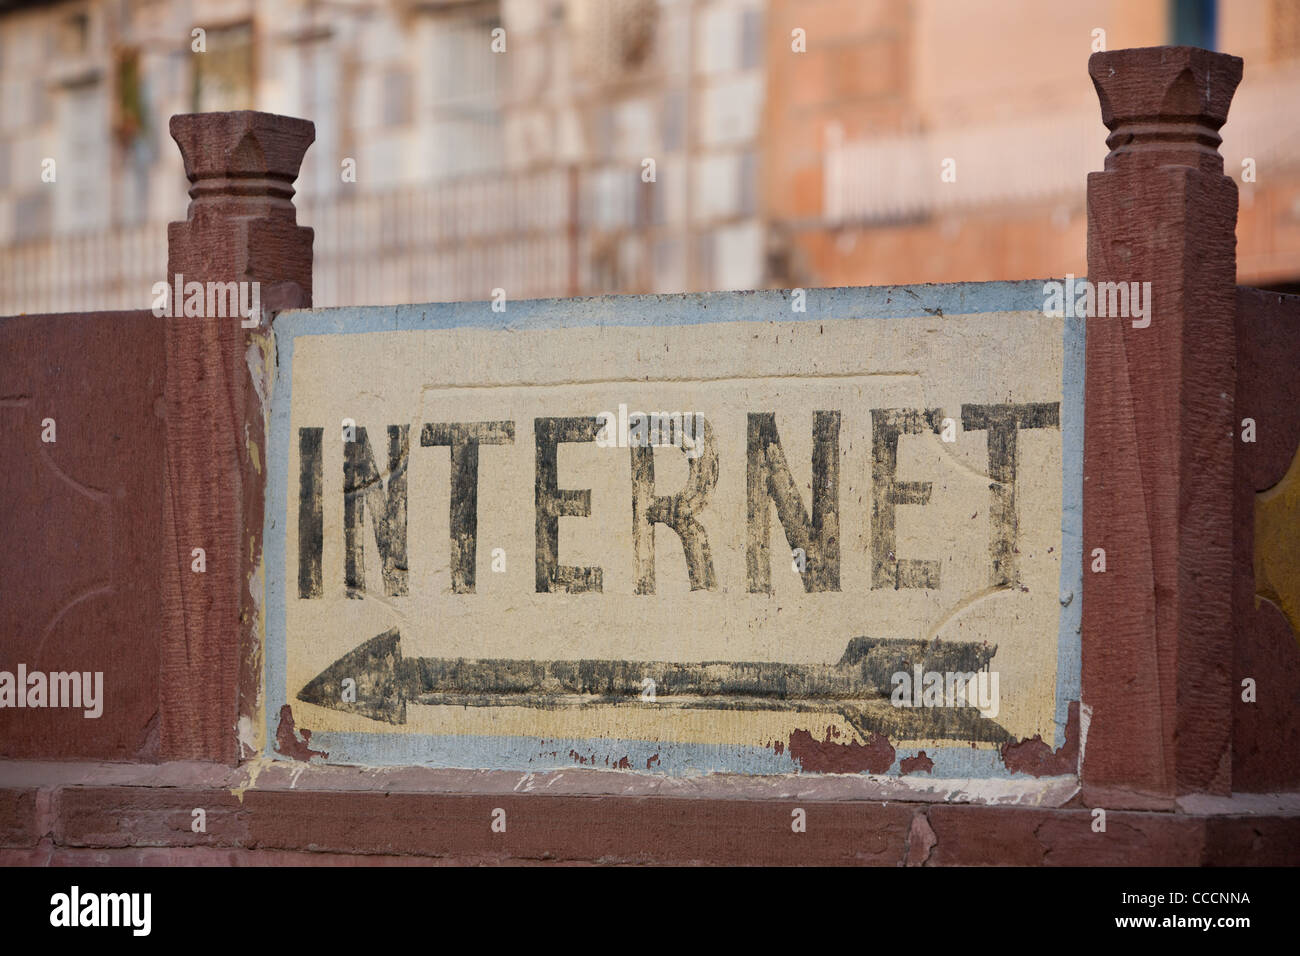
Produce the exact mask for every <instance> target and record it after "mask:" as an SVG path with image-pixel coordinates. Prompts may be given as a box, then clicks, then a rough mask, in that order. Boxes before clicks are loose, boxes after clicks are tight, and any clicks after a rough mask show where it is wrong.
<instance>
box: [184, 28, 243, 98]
mask: <svg viewBox="0 0 1300 956" xmlns="http://www.w3.org/2000/svg"><path fill="white" fill-rule="evenodd" d="M206 47H207V49H206V52H204V53H191V54H190V62H191V63H193V65H194V96H193V101H194V104H193V111H194V112H195V113H212V112H222V111H225V110H248V109H252V108H253V106H254V103H253V25H252V23H236V24H232V25H231V26H227V27H212V28H209V29H208V31H207V38H206Z"/></svg>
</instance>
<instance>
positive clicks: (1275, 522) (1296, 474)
mask: <svg viewBox="0 0 1300 956" xmlns="http://www.w3.org/2000/svg"><path fill="white" fill-rule="evenodd" d="M1255 594H1256V596H1257V597H1259V598H1264V599H1265V600H1268V601H1271V602H1273V603H1274V604H1276V605H1277V606H1278V607H1279V608H1280V609H1281V611H1282V613H1283V614H1284V615H1285V616H1286V619H1287V621H1288V622H1289V623H1290V624H1291V634H1292V636H1293V637H1295V639H1296V641H1297V643H1300V448H1297V449H1296V455H1295V457H1294V458H1293V459H1292V460H1291V467H1290V468H1288V469H1287V472H1286V475H1284V476H1283V478H1282V480H1281V481H1279V482H1278V483H1277V484H1276V485H1274V486H1273V487H1272V488H1270V489H1268V490H1267V491H1261V492H1259V493H1258V494H1256V495H1255Z"/></svg>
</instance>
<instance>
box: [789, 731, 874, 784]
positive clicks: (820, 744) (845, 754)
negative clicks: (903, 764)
mask: <svg viewBox="0 0 1300 956" xmlns="http://www.w3.org/2000/svg"><path fill="white" fill-rule="evenodd" d="M839 736H840V734H839V732H838V731H837V730H836V729H835V728H834V727H828V728H827V729H826V736H825V737H824V738H823V739H822V740H817V739H816V738H815V737H813V735H812V734H810V733H809V732H808V731H806V730H796V731H795V732H794V733H792V734H791V735H790V756H791V757H793V758H794V760H795V761H796V762H797V763H798V765H799V767H800V769H801V770H804V771H808V772H812V773H885V772H886V771H888V770H889V768H890V767H892V766H893V764H894V748H893V746H892V745H891V744H890V743H889V739H888V738H887V737H885V736H884V735H882V734H870V735H868V737H867V740H866V742H865V743H861V742H859V741H857V740H849V741H845V742H841V741H839V740H836V739H834V738H837V737H839Z"/></svg>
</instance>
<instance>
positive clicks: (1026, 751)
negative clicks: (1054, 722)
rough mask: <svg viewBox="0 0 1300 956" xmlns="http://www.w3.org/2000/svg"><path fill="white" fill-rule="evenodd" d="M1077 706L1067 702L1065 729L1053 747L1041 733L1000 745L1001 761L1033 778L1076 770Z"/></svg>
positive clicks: (1009, 767)
mask: <svg viewBox="0 0 1300 956" xmlns="http://www.w3.org/2000/svg"><path fill="white" fill-rule="evenodd" d="M1079 752H1080V751H1079V705H1078V703H1077V702H1075V703H1071V704H1070V718H1069V722H1068V723H1067V724H1066V728H1065V742H1064V743H1063V744H1061V746H1059V747H1057V748H1056V749H1055V750H1053V749H1052V748H1051V747H1050V746H1048V745H1047V744H1046V743H1044V742H1043V737H1042V735H1041V734H1035V735H1034V736H1033V737H1032V738H1030V739H1028V740H1021V741H1013V742H1010V743H1005V744H1003V745H1002V750H1001V754H1002V762H1003V763H1004V764H1005V765H1006V768H1007V769H1008V770H1010V771H1011V772H1012V773H1027V774H1030V775H1031V776H1034V777H1046V776H1058V775H1061V774H1069V773H1077V772H1078V768H1079Z"/></svg>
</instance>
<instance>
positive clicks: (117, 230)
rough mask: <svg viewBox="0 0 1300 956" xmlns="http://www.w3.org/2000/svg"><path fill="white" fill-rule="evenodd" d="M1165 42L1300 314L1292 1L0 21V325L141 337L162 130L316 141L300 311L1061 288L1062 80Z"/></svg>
mask: <svg viewBox="0 0 1300 956" xmlns="http://www.w3.org/2000/svg"><path fill="white" fill-rule="evenodd" d="M1098 31H1104V32H1103V33H1099V32H1098ZM1174 42H1185V43H1191V44H1194V45H1199V46H1210V47H1213V48H1216V49H1220V50H1225V51H1228V52H1231V53H1234V54H1237V55H1240V56H1242V57H1244V58H1245V61H1246V72H1245V79H1244V80H1243V82H1242V85H1241V87H1240V89H1239V92H1238V94H1237V96H1236V98H1235V100H1234V104H1233V108H1232V112H1231V117H1232V118H1231V119H1230V121H1229V123H1228V125H1227V126H1226V127H1225V128H1224V131H1223V136H1224V146H1223V153H1224V155H1225V157H1226V162H1227V170H1226V171H1227V173H1228V174H1229V175H1232V176H1234V178H1235V179H1236V180H1237V182H1238V187H1239V190H1240V196H1241V213H1240V217H1239V226H1238V279H1239V281H1240V282H1242V283H1249V284H1254V285H1259V286H1266V287H1274V288H1279V289H1286V290H1288V291H1300V0H1232V2H1219V3H1215V2H1213V0H1084V2H1075V3H1069V4H1064V3H1060V4H1058V3H1052V4H1044V3H1041V2H1038V0H1001V2H999V3H997V4H971V3H968V2H965V0H258V2H254V0H61V2H12V0H11V2H9V3H7V4H6V3H4V2H3V0H0V314H11V313H17V312H37V311H68V310H80V309H90V308H146V307H148V306H149V304H150V301H151V296H150V288H151V286H152V284H153V283H154V282H156V281H158V280H159V279H162V278H165V271H166V229H165V225H164V224H165V223H166V222H168V221H170V220H177V219H181V218H184V215H185V203H186V199H185V191H186V188H187V184H186V182H185V179H184V173H183V170H182V168H181V162H180V154H179V152H178V151H177V149H176V148H175V145H174V144H173V143H172V142H171V140H170V138H169V136H168V133H167V118H168V117H169V116H171V115H172V114H174V113H182V112H194V111H208V110H226V109H245V108H251V109H259V110H265V111H269V112H274V113H284V114H289V115H294V116H302V117H306V118H308V119H311V120H312V121H313V122H314V123H315V124H316V142H315V144H314V145H313V146H312V148H311V149H310V150H309V151H308V155H307V160H306V163H305V165H304V168H303V171H302V175H301V177H300V178H299V180H298V183H297V188H298V196H297V200H296V201H297V204H298V207H299V210H300V213H299V221H300V222H302V223H303V224H305V225H310V226H313V227H314V228H315V230H316V240H315V252H316V265H315V301H316V303H317V304H318V305H344V304H384V303H398V302H419V301H434V300H450V299H486V298H488V297H489V296H490V295H491V293H492V290H493V289H494V288H504V289H505V290H506V293H507V295H508V296H509V297H510V298H515V299H518V298H530V297H538V296H551V295H587V294H596V293H602V292H681V291H688V290H708V289H744V288H754V287H763V286H804V287H812V286H821V285H869V284H882V283H904V282H906V283H914V282H940V281H954V280H971V281H975V280H992V279H1011V278H1026V277H1036V276H1049V275H1060V274H1063V273H1065V272H1073V273H1075V274H1077V275H1082V274H1085V273H1086V271H1087V270H1086V261H1085V233H1086V213H1085V182H1086V175H1087V173H1088V171H1089V170H1094V169H1100V168H1101V162H1102V158H1103V156H1104V155H1105V151H1106V147H1105V129H1104V128H1103V127H1102V125H1101V122H1100V118H1099V116H1098V112H1097V107H1096V94H1095V93H1094V92H1093V90H1092V88H1091V84H1090V82H1089V81H1088V78H1087V67H1086V63H1087V58H1088V56H1089V54H1090V53H1091V52H1092V50H1093V49H1094V48H1095V47H1096V45H1097V44H1098V43H1104V44H1105V47H1106V48H1108V49H1117V48H1120V47H1129V46H1151V45H1159V44H1163V43H1174Z"/></svg>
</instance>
